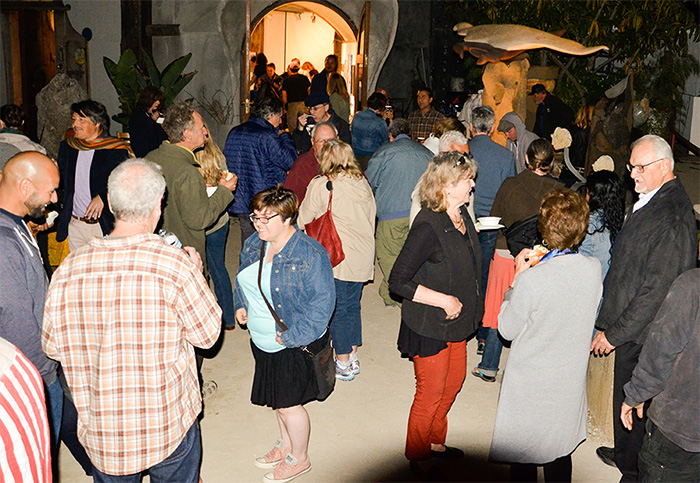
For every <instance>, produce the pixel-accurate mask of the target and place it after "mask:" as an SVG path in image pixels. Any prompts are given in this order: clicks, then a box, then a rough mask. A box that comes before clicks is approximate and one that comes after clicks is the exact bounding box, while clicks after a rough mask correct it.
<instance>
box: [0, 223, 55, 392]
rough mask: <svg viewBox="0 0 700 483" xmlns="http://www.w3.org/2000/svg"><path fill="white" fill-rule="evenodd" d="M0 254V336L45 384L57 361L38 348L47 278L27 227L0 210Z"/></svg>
mask: <svg viewBox="0 0 700 483" xmlns="http://www.w3.org/2000/svg"><path fill="white" fill-rule="evenodd" d="M0 253H2V256H0V274H1V275H0V337H2V338H3V339H6V340H8V341H9V342H12V343H13V344H14V345H16V346H17V348H18V349H19V350H20V351H22V353H23V354H24V355H25V356H27V358H28V359H29V360H30V361H31V363H32V364H34V366H35V367H36V368H37V370H38V371H39V373H40V374H41V377H42V378H43V380H44V383H45V384H46V385H49V384H51V383H52V382H53V381H54V380H55V379H56V369H57V367H58V364H57V363H56V362H55V361H53V360H51V359H49V358H48V357H46V355H45V354H44V351H43V350H42V349H41V325H42V320H43V318H44V301H45V300H46V290H47V288H48V279H47V278H46V272H44V266H43V264H42V262H41V255H40V254H39V248H38V247H37V246H35V242H34V238H33V237H32V235H31V233H30V232H29V229H28V228H27V227H26V226H20V225H19V224H18V223H17V222H16V221H15V220H14V219H13V218H12V217H11V216H10V215H8V214H7V213H6V212H5V211H2V210H0Z"/></svg>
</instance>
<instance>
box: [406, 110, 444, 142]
mask: <svg viewBox="0 0 700 483" xmlns="http://www.w3.org/2000/svg"><path fill="white" fill-rule="evenodd" d="M443 119H445V116H443V115H442V114H441V113H439V112H438V111H436V110H435V109H433V108H432V107H431V108H430V110H429V111H428V113H427V114H423V113H422V112H420V109H417V110H415V111H413V112H412V113H411V114H410V115H409V116H408V122H409V123H410V125H411V139H413V140H414V141H420V142H423V141H425V140H426V139H428V136H430V134H431V133H432V132H433V128H434V127H435V123H437V122H440V121H442V120H443Z"/></svg>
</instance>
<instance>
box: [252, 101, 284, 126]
mask: <svg viewBox="0 0 700 483" xmlns="http://www.w3.org/2000/svg"><path fill="white" fill-rule="evenodd" d="M282 111H284V104H282V101H280V100H279V99H276V98H274V97H268V98H266V99H263V100H262V101H259V102H258V103H257V106H254V107H253V115H254V116H257V117H260V118H262V119H265V120H266V121H267V118H268V117H270V116H275V115H277V114H282Z"/></svg>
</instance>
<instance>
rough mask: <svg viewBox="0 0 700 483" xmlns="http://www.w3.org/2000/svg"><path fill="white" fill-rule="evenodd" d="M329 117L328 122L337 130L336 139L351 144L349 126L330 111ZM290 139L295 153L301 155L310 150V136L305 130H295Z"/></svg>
mask: <svg viewBox="0 0 700 483" xmlns="http://www.w3.org/2000/svg"><path fill="white" fill-rule="evenodd" d="M330 113H331V117H330V118H329V119H328V122H330V123H331V124H333V125H334V126H335V128H336V129H337V130H338V139H340V140H341V141H343V142H345V143H348V144H352V136H351V135H350V126H349V125H348V123H347V122H345V121H343V120H342V119H341V118H340V117H339V116H338V115H337V114H336V113H335V112H333V111H330ZM292 138H293V139H294V144H296V147H297V153H298V154H300V155H301V154H303V153H305V152H307V151H308V150H309V149H311V136H309V133H308V132H307V131H306V129H302V130H301V131H300V130H299V129H295V130H294V132H293V133H292Z"/></svg>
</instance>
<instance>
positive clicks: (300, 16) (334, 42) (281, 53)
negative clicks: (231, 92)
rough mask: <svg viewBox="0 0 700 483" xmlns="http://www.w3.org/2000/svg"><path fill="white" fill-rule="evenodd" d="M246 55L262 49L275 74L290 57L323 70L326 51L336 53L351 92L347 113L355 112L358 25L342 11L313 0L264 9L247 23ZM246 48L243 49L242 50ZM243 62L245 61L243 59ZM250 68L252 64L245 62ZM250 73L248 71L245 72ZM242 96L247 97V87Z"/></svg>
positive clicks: (339, 67)
mask: <svg viewBox="0 0 700 483" xmlns="http://www.w3.org/2000/svg"><path fill="white" fill-rule="evenodd" d="M250 27H251V31H250V44H249V49H247V50H248V54H249V58H250V57H252V56H253V55H255V54H257V53H259V52H263V53H264V54H265V56H266V57H267V59H268V62H272V63H274V64H275V70H276V73H277V74H282V73H283V72H285V71H286V69H287V66H288V65H289V63H290V62H291V60H292V59H293V58H298V59H300V60H301V63H302V64H303V63H304V62H307V61H308V62H310V63H311V64H312V65H313V66H314V67H315V68H316V69H317V70H318V71H321V70H323V67H324V59H325V58H326V56H327V55H329V54H335V55H337V56H338V60H339V64H340V65H339V66H338V72H340V73H341V74H342V75H343V77H344V78H345V81H346V84H347V87H348V91H349V92H350V112H351V113H352V112H354V108H355V105H356V103H357V101H356V99H358V98H359V96H360V94H359V93H358V92H355V91H356V90H357V89H356V88H355V85H356V82H354V80H355V76H356V75H357V72H356V64H357V28H356V27H355V25H354V24H353V23H352V21H351V20H350V19H349V18H347V17H345V16H344V15H343V14H342V12H338V11H336V10H334V9H333V8H331V7H329V6H327V5H323V4H320V3H315V2H307V1H293V2H289V3H284V4H282V5H280V6H277V7H275V8H272V9H269V10H265V11H263V12H262V13H261V14H260V15H258V17H256V18H255V19H254V20H253V21H252V22H251V24H250ZM245 50H246V49H244V51H245ZM246 63H248V61H247V60H246ZM248 66H249V67H250V69H248V72H250V70H252V66H250V64H249V63H248ZM248 75H249V74H248ZM243 91H244V92H242V95H243V96H245V97H246V98H249V95H250V93H249V91H248V89H243Z"/></svg>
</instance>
